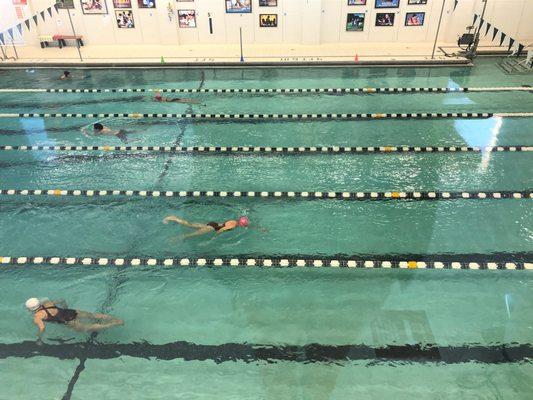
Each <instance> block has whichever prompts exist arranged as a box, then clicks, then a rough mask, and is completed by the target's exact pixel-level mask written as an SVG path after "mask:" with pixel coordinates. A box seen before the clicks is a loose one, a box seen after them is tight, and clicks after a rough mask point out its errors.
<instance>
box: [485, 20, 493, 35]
mask: <svg viewBox="0 0 533 400" xmlns="http://www.w3.org/2000/svg"><path fill="white" fill-rule="evenodd" d="M491 26H492V25H491V24H490V22H487V30H486V31H485V36H487V35H488V33H489V30H490V27H491Z"/></svg>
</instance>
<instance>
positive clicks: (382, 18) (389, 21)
mask: <svg viewBox="0 0 533 400" xmlns="http://www.w3.org/2000/svg"><path fill="white" fill-rule="evenodd" d="M376 26H394V13H377V14H376Z"/></svg>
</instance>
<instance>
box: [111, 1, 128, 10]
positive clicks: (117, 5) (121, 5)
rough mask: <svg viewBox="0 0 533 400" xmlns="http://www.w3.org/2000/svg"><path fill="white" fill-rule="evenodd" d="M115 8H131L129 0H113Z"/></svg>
mask: <svg viewBox="0 0 533 400" xmlns="http://www.w3.org/2000/svg"><path fill="white" fill-rule="evenodd" d="M113 7H115V8H131V0H113Z"/></svg>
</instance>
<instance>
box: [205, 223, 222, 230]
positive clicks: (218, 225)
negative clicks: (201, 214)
mask: <svg viewBox="0 0 533 400" xmlns="http://www.w3.org/2000/svg"><path fill="white" fill-rule="evenodd" d="M206 225H207V226H210V227H211V228H213V229H214V230H215V232H218V231H219V230H221V229H222V228H224V227H225V226H226V223H225V222H224V223H223V224H222V225H221V224H219V223H217V222H209V223H207V224H206Z"/></svg>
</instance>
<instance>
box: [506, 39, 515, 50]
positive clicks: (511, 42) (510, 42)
mask: <svg viewBox="0 0 533 400" xmlns="http://www.w3.org/2000/svg"><path fill="white" fill-rule="evenodd" d="M514 42H515V40H514V39H513V38H512V37H509V47H508V48H507V51H510V50H511V47H513V44H514Z"/></svg>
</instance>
